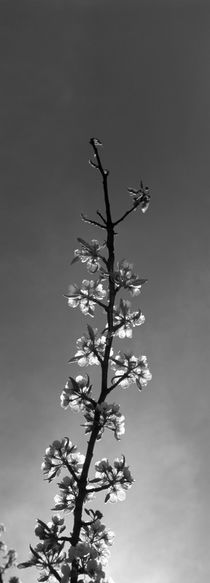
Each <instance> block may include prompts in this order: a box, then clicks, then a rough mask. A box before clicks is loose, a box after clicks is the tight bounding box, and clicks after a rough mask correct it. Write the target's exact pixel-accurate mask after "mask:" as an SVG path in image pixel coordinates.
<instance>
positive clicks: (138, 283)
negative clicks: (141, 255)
mask: <svg viewBox="0 0 210 583" xmlns="http://www.w3.org/2000/svg"><path fill="white" fill-rule="evenodd" d="M147 282H148V279H141V278H139V279H135V284H137V285H144V283H147Z"/></svg>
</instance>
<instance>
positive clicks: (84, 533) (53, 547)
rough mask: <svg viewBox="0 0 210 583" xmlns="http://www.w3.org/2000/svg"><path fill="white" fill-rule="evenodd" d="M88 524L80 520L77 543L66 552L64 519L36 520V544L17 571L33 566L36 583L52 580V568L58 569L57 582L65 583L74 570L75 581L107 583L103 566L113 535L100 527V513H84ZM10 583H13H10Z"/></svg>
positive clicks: (90, 511)
mask: <svg viewBox="0 0 210 583" xmlns="http://www.w3.org/2000/svg"><path fill="white" fill-rule="evenodd" d="M86 514H87V515H88V517H89V520H88V522H85V521H83V523H82V528H81V532H80V540H79V542H78V543H77V545H75V546H72V545H71V546H70V548H69V550H68V552H66V551H64V545H65V541H66V540H70V539H68V537H64V536H62V535H63V532H64V530H65V528H66V527H65V526H64V519H63V518H61V517H60V515H59V514H58V515H54V516H52V520H51V521H50V522H48V523H47V524H45V523H44V522H43V521H42V520H37V525H36V527H35V535H36V536H37V537H38V538H39V540H40V542H39V543H38V544H37V545H36V546H35V548H32V547H30V549H31V557H30V558H29V560H28V561H27V562H25V563H21V564H20V565H19V567H20V568H26V567H31V566H36V567H37V568H38V569H39V570H40V571H41V574H40V576H39V578H38V581H39V582H40V583H41V582H43V583H44V582H45V581H47V580H50V581H56V579H55V578H54V576H53V567H54V566H56V567H60V572H59V576H60V581H61V583H69V581H70V577H71V575H72V574H73V572H74V569H75V568H76V570H77V573H78V575H79V577H80V576H81V577H82V579H80V578H79V581H81V583H82V582H87V583H108V581H107V579H106V576H105V572H104V570H103V565H105V564H106V562H107V560H108V558H109V554H110V553H109V550H108V547H109V546H111V545H112V543H113V539H114V534H113V533H112V532H111V531H108V530H106V528H105V525H104V524H102V522H101V518H102V516H103V515H102V514H101V512H99V511H98V510H96V511H94V510H91V509H89V510H87V509H86ZM10 583H15V581H13V582H12V581H11V582H10ZM17 583H18V582H17Z"/></svg>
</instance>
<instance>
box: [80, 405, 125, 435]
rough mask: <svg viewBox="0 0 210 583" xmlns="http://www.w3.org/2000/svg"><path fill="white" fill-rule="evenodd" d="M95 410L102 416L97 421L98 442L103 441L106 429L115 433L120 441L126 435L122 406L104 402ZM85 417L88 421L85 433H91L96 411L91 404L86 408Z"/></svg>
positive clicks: (85, 425)
mask: <svg viewBox="0 0 210 583" xmlns="http://www.w3.org/2000/svg"><path fill="white" fill-rule="evenodd" d="M95 409H96V411H97V412H99V413H100V416H99V418H98V419H97V424H98V434H97V441H98V440H100V439H101V437H102V435H103V432H104V430H105V428H106V429H110V430H111V431H113V432H114V436H115V438H116V439H117V440H120V438H121V437H122V435H124V433H125V417H124V415H121V413H120V406H119V405H116V404H115V403H113V404H111V403H110V404H109V403H106V402H103V403H100V404H98V405H96V408H95ZM84 417H85V419H86V421H85V423H84V427H85V433H91V431H92V428H93V423H94V418H95V410H94V409H93V408H92V407H91V405H89V404H88V405H87V406H86V410H85V412H84Z"/></svg>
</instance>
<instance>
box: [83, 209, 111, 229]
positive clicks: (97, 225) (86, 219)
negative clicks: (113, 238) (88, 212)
mask: <svg viewBox="0 0 210 583" xmlns="http://www.w3.org/2000/svg"><path fill="white" fill-rule="evenodd" d="M81 217H82V220H83V221H84V223H89V224H90V225H95V227H100V228H101V229H106V227H105V226H104V225H101V223H98V221H93V220H92V219H88V218H87V217H85V216H84V215H83V213H81Z"/></svg>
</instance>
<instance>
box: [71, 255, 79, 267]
mask: <svg viewBox="0 0 210 583" xmlns="http://www.w3.org/2000/svg"><path fill="white" fill-rule="evenodd" d="M77 261H79V257H78V255H76V257H74V259H72V261H71V263H70V265H73V263H77Z"/></svg>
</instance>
